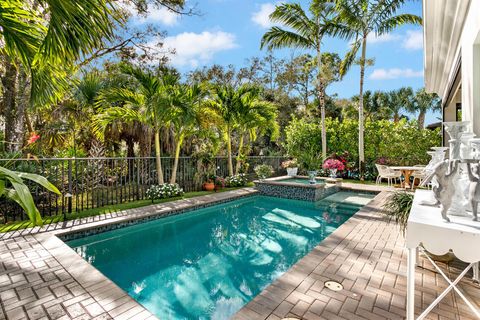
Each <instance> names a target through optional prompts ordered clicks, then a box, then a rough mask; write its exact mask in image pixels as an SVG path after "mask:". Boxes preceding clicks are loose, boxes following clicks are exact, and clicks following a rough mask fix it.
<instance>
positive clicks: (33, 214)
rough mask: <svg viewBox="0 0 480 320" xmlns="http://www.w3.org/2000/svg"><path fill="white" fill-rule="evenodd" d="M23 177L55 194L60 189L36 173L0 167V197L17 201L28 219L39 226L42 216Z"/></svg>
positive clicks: (58, 192)
mask: <svg viewBox="0 0 480 320" xmlns="http://www.w3.org/2000/svg"><path fill="white" fill-rule="evenodd" d="M24 179H26V180H30V181H33V182H35V183H38V184H39V185H41V186H42V187H44V188H45V189H47V190H48V191H51V192H53V193H56V194H60V191H58V189H57V188H56V187H55V186H54V185H53V184H51V183H50V182H49V181H48V180H47V179H46V178H45V177H42V176H40V175H38V174H33V173H26V172H15V171H11V170H8V169H6V168H4V167H0V198H1V197H6V198H8V199H10V200H13V201H15V202H16V203H18V204H19V205H20V206H21V207H22V209H23V210H25V212H26V213H27V215H28V218H29V219H30V221H31V222H32V223H33V224H34V225H36V226H41V225H42V224H43V222H42V217H41V216H40V212H39V211H38V209H37V207H36V206H35V203H34V201H33V197H32V194H31V193H30V190H29V189H28V187H27V185H25V182H24Z"/></svg>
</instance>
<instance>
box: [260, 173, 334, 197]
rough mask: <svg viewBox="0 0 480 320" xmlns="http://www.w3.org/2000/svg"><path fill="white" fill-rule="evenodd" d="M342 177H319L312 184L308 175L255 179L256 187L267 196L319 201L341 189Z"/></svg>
mask: <svg viewBox="0 0 480 320" xmlns="http://www.w3.org/2000/svg"><path fill="white" fill-rule="evenodd" d="M341 184H342V179H325V178H317V179H316V183H315V184H311V183H310V181H309V179H308V178H307V177H302V176H294V177H290V176H282V177H275V178H270V179H265V180H259V181H255V188H256V189H257V190H258V191H260V193H261V194H263V195H266V196H273V197H280V198H286V199H295V200H303V201H319V200H321V199H323V198H325V197H327V196H329V195H331V194H334V193H335V192H338V191H340V187H341Z"/></svg>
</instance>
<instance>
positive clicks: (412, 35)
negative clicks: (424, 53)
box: [402, 30, 423, 50]
mask: <svg viewBox="0 0 480 320" xmlns="http://www.w3.org/2000/svg"><path fill="white" fill-rule="evenodd" d="M402 46H403V47H404V48H405V49H408V50H420V49H423V32H422V30H408V31H407V35H406V38H405V39H404V40H403V44H402Z"/></svg>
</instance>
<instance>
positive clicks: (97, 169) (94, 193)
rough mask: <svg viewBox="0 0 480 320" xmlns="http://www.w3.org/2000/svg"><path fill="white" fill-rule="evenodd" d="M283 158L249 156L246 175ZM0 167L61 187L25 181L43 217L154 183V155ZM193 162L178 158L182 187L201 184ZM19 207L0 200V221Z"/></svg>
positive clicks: (115, 199) (125, 197)
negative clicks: (48, 188) (47, 187)
mask: <svg viewBox="0 0 480 320" xmlns="http://www.w3.org/2000/svg"><path fill="white" fill-rule="evenodd" d="M283 160H284V158H282V157H266V156H257V157H248V160H247V161H248V163H249V165H250V166H249V172H248V173H249V175H251V177H253V168H254V167H255V166H256V165H257V164H268V165H271V166H272V167H273V168H274V170H275V175H280V174H283V170H282V168H281V162H282V161H283ZM215 161H216V174H217V175H218V176H222V177H225V176H228V166H227V158H226V157H217V158H216V159H215ZM172 164H173V158H170V157H163V158H162V169H163V173H164V178H165V182H168V181H169V180H170V177H171V173H172V172H171V168H172ZM0 166H7V167H8V168H9V169H11V170H17V171H23V172H30V173H37V174H40V175H43V176H45V177H46V178H47V179H48V180H49V181H50V182H52V183H53V184H54V185H55V186H56V187H57V188H58V189H59V190H60V192H61V195H55V194H53V193H51V192H48V191H46V190H45V189H43V188H42V187H39V186H38V185H36V184H34V183H29V182H27V184H28V185H29V187H30V190H31V191H32V195H33V197H34V200H35V202H36V204H37V207H38V209H39V211H40V213H41V214H42V216H43V217H46V216H55V215H61V214H63V215H67V214H71V213H75V212H80V211H83V210H87V209H91V208H97V207H102V206H106V205H112V204H119V203H126V202H129V201H135V200H143V199H145V192H146V190H147V189H148V188H149V187H150V186H151V185H153V184H156V183H157V172H156V166H155V158H154V157H146V158H139V157H138V158H50V159H39V160H38V161H36V160H26V159H14V160H7V159H0ZM197 172H198V170H197V161H196V160H195V159H193V158H191V157H180V159H179V165H178V170H177V179H176V182H177V183H178V184H179V185H180V186H181V187H182V188H183V189H184V190H185V191H186V192H189V191H197V190H200V189H201V182H202V179H201V178H200V179H199V178H198V174H197ZM26 218H27V217H26V216H25V213H24V212H23V210H22V209H21V208H20V207H19V206H17V205H16V204H15V203H13V202H12V201H9V200H7V199H5V198H2V199H0V223H2V222H4V223H6V222H7V221H12V220H13V221H14V220H24V219H26Z"/></svg>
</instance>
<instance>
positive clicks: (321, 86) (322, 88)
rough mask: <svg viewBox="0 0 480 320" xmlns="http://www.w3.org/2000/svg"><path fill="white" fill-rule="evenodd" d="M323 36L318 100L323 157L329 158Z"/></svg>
mask: <svg viewBox="0 0 480 320" xmlns="http://www.w3.org/2000/svg"><path fill="white" fill-rule="evenodd" d="M321 40H322V39H321V37H320V39H318V41H319V43H318V45H317V67H318V102H319V104H320V117H321V121H322V158H323V159H326V158H327V128H326V125H325V85H324V83H323V79H322V52H321V50H320V42H321Z"/></svg>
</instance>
